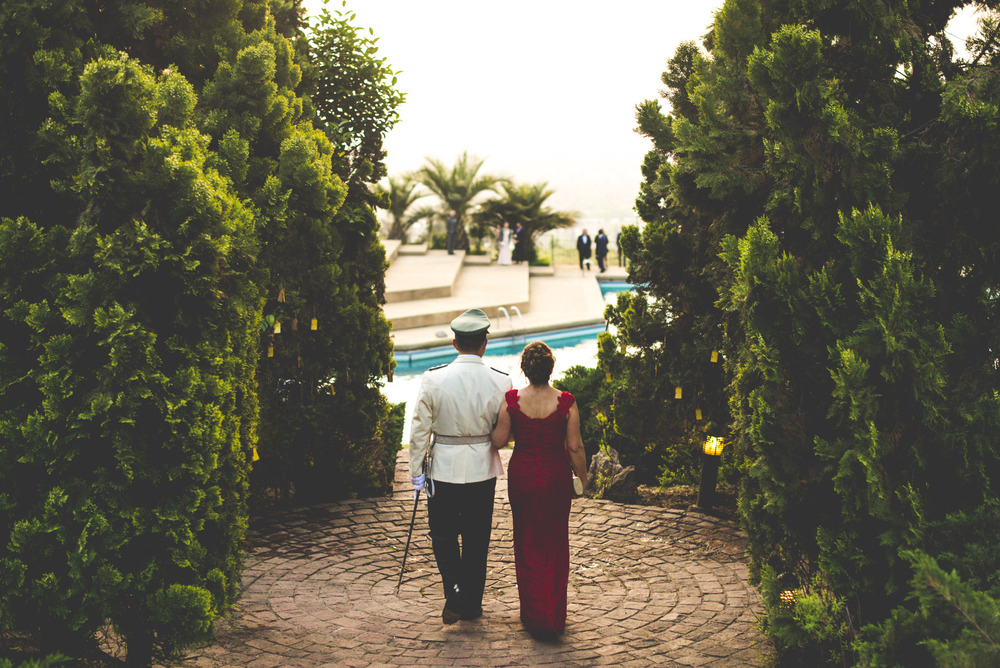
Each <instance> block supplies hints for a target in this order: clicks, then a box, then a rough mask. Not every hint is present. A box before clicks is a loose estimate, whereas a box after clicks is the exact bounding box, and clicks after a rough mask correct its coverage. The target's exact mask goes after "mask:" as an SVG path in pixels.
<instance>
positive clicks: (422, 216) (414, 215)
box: [375, 174, 435, 241]
mask: <svg viewBox="0 0 1000 668" xmlns="http://www.w3.org/2000/svg"><path fill="white" fill-rule="evenodd" d="M418 188H420V184H419V183H418V182H417V181H416V180H415V179H414V178H413V177H412V176H411V175H409V174H405V175H403V176H401V177H398V178H389V179H387V184H386V185H384V186H383V185H381V184H379V185H377V186H376V187H375V192H376V194H377V195H378V196H379V197H382V198H387V199H388V201H389V205H388V206H387V207H386V212H387V213H388V214H389V229H388V231H387V232H386V238H387V239H399V240H401V241H406V239H407V235H408V234H409V231H410V228H411V227H413V226H414V225H416V224H417V223H418V222H420V221H421V220H428V219H430V218H432V217H433V216H434V215H435V212H434V210H433V209H432V208H430V207H420V208H417V209H414V207H415V206H416V203H417V200H419V199H422V198H424V197H426V196H427V193H423V192H420V190H418Z"/></svg>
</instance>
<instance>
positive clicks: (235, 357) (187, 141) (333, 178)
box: [0, 0, 398, 665]
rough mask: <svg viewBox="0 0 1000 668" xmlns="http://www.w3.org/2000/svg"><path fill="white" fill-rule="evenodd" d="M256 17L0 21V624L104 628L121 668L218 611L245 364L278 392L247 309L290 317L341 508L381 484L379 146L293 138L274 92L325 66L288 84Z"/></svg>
mask: <svg viewBox="0 0 1000 668" xmlns="http://www.w3.org/2000/svg"><path fill="white" fill-rule="evenodd" d="M275 10H276V11H275V13H271V12H270V11H269V5H268V4H267V3H264V2H231V1H228V0H227V1H225V2H215V1H214V0H213V1H211V2H207V3H203V4H202V5H199V10H198V12H196V13H195V12H191V11H190V9H189V7H188V6H187V5H185V4H184V3H178V2H173V1H172V0H170V1H167V2H162V3H157V4H155V5H148V4H143V3H137V2H133V3H129V2H125V3H112V4H111V5H101V6H98V5H93V4H88V3H78V2H64V3H58V4H57V5H51V4H45V3H33V2H12V3H4V4H3V5H2V7H0V72H2V76H3V80H4V87H3V89H2V92H0V108H2V109H3V110H4V112H3V113H4V115H3V124H4V126H3V131H2V132H0V189H2V198H0V200H2V201H0V217H2V218H0V220H2V222H0V264H2V265H3V269H2V280H3V282H4V292H3V295H2V296H0V300H2V301H0V317H2V318H3V325H4V326H3V328H2V332H0V378H3V381H2V382H0V392H2V393H3V405H2V411H0V413H2V417H0V490H2V492H0V526H2V530H0V534H2V535H4V536H9V538H7V539H5V540H4V541H3V544H2V545H0V563H2V568H0V578H2V585H0V616H3V617H4V619H5V620H10V623H11V624H12V625H13V626H14V627H16V628H18V629H22V630H28V631H36V632H38V633H39V634H40V636H41V638H42V640H43V645H45V646H46V647H62V648H66V649H68V650H70V651H76V650H77V649H78V648H79V646H80V645H81V644H83V643H86V642H87V641H88V639H90V638H92V636H93V632H94V630H95V629H96V628H97V627H98V626H101V625H103V624H105V623H106V620H110V622H111V623H112V624H113V625H115V626H116V627H117V629H118V631H119V632H120V633H121V634H122V635H123V636H124V637H125V639H126V641H127V643H128V654H129V662H130V663H134V664H137V665H140V664H143V663H147V662H148V661H149V658H150V655H151V653H152V651H153V649H154V646H156V647H159V648H160V649H162V650H165V651H176V650H177V649H179V648H180V647H182V646H183V645H185V644H187V643H189V642H192V641H194V640H198V639H201V638H204V637H205V636H206V635H207V634H208V633H209V632H210V628H211V623H212V621H213V619H215V617H217V616H218V615H219V614H220V613H221V612H222V611H223V610H225V609H226V607H228V605H229V604H230V603H231V601H232V600H233V598H234V597H235V595H236V594H237V592H238V587H239V582H240V575H241V563H242V552H243V548H244V540H245V532H246V524H247V510H246V497H247V490H248V480H247V479H248V471H249V467H250V460H251V456H252V454H253V452H254V445H255V444H256V441H257V427H258V417H259V416H258V401H257V382H256V381H257V367H258V364H260V365H261V367H262V369H263V370H264V371H263V372H262V373H261V374H260V377H261V380H262V383H263V384H264V386H265V387H275V386H278V383H276V382H274V378H275V375H274V374H272V373H271V371H272V367H270V366H267V365H268V362H269V360H272V358H268V357H267V356H266V350H267V346H266V344H267V342H268V340H269V339H270V337H271V336H272V334H271V330H270V329H268V330H266V331H264V332H262V331H261V317H262V314H261V311H262V308H266V309H267V311H268V313H267V315H268V316H269V317H272V318H273V317H275V315H277V316H281V317H284V316H285V315H289V316H291V315H293V314H294V313H300V314H305V313H306V311H308V315H309V316H312V314H313V310H312V309H313V308H315V309H316V311H315V313H316V315H317V317H318V318H319V319H320V322H322V326H321V328H319V329H318V330H317V331H318V332H319V334H316V335H313V336H312V338H311V339H308V345H311V346H313V348H311V349H308V350H306V355H307V358H308V356H309V355H312V354H314V352H315V354H316V356H317V358H319V360H320V363H319V364H317V365H315V366H311V367H310V369H309V371H310V373H313V374H314V375H313V378H318V377H320V374H326V373H327V372H330V373H329V375H326V376H323V378H324V380H322V381H317V382H318V383H323V382H327V384H329V379H331V378H334V379H335V380H334V384H335V385H336V390H337V396H336V398H335V399H334V398H333V397H332V395H330V394H327V396H328V397H330V400H328V403H327V404H322V405H315V404H314V405H313V406H312V409H311V410H313V411H315V412H317V413H322V416H321V418H318V421H319V422H322V421H323V420H326V423H325V424H324V428H327V431H326V432H323V433H324V434H325V435H324V436H323V438H324V439H327V440H325V441H324V443H330V444H331V445H330V447H329V448H328V449H327V450H328V451H330V452H334V453H336V454H335V456H331V457H330V459H333V460H335V461H336V462H337V465H338V466H341V467H342V468H348V469H350V470H349V476H350V479H351V480H352V481H354V480H358V481H360V482H359V483H357V484H354V483H353V482H352V483H350V484H344V485H342V486H341V488H340V490H341V493H351V492H352V491H356V490H358V489H365V490H368V489H372V488H374V487H377V484H376V483H378V482H381V480H380V479H379V477H380V476H382V475H383V471H384V466H385V464H384V461H383V457H384V456H385V453H386V443H385V441H384V439H383V437H382V434H381V432H380V429H381V425H382V423H383V420H384V419H386V416H387V410H388V409H387V406H386V405H385V400H384V398H383V397H382V396H381V394H380V393H379V391H378V387H377V382H375V380H374V379H376V378H377V377H380V376H381V375H384V374H385V373H386V372H387V371H388V370H389V369H391V346H390V343H389V339H388V324H387V323H386V322H385V319H384V317H383V316H382V315H381V311H380V309H379V303H380V300H381V299H382V298H383V292H384V288H383V287H382V281H383V276H384V268H385V256H384V250H383V249H382V247H381V245H380V244H379V243H378V241H377V238H376V236H375V230H376V221H375V217H374V213H373V210H372V207H373V205H374V204H375V201H376V200H375V198H374V196H373V195H371V193H370V192H369V191H368V190H367V187H366V184H368V183H370V182H373V181H374V180H377V179H378V178H380V170H381V171H382V172H384V168H383V167H381V164H380V162H379V160H380V158H381V153H380V152H381V144H380V138H379V132H380V131H379V130H377V129H376V130H371V131H369V125H368V124H366V122H364V121H363V119H362V121H360V122H359V123H355V124H348V125H342V126H338V128H336V131H335V132H332V133H327V132H324V131H322V130H318V129H316V128H315V126H314V125H313V124H312V123H311V122H310V119H311V118H313V113H314V109H315V107H314V106H313V105H312V103H311V102H310V100H309V99H307V98H304V97H303V96H302V94H301V93H300V87H302V86H309V85H311V84H310V83H309V82H317V81H326V79H324V77H328V78H329V77H331V76H332V75H331V74H330V72H329V71H328V67H329V63H330V62H331V61H329V60H326V61H323V60H322V59H321V58H320V57H319V56H317V58H318V60H319V61H320V62H321V64H323V67H318V68H316V70H315V71H314V70H313V69H312V68H307V73H308V74H309V75H310V77H311V78H310V79H309V82H306V83H303V81H302V75H303V70H302V64H303V63H305V62H306V61H305V60H304V58H305V54H306V53H307V51H304V50H303V46H302V45H303V41H302V40H301V39H300V35H301V30H302V24H301V11H300V8H299V5H298V3H297V2H288V3H282V4H281V5H280V6H277V5H276V6H275ZM275 17H277V18H278V19H280V21H281V25H279V24H278V21H276V20H275ZM331 23H333V24H334V27H333V28H331V29H332V30H333V31H334V32H337V31H348V29H347V28H345V27H344V26H345V24H344V23H343V22H341V23H337V21H335V20H332V19H331ZM349 32H351V34H350V35H346V34H345V40H346V41H347V42H349V43H351V44H353V45H354V47H352V48H356V49H361V50H363V51H365V52H366V53H368V54H369V55H370V54H371V52H370V51H369V49H370V46H371V45H370V42H369V41H367V39H361V38H359V37H358V36H357V35H356V34H355V32H354V31H349ZM287 36H295V41H294V43H293V42H292V41H290V40H289V39H288V37H287ZM351 40H353V41H351ZM124 54H128V55H124ZM328 55H329V54H328ZM331 57H332V56H331ZM362 60H363V59H362ZM356 64H358V66H359V67H361V66H362V65H363V63H361V62H360V61H359V62H358V63H356ZM380 68H382V65H381V64H379V65H378V67H376V69H375V70H371V69H368V70H364V69H363V68H362V71H364V72H366V73H368V74H371V73H372V72H374V71H380ZM343 81H346V80H342V82H343ZM383 84H384V80H383V79H378V80H376V81H372V82H371V85H372V86H373V87H374V88H375V89H376V92H375V93H373V95H375V96H376V97H377V96H380V95H384V96H385V97H383V98H379V99H386V100H387V103H388V104H391V103H392V102H391V100H392V99H394V98H393V95H392V94H391V93H386V92H385V88H384V86H383ZM343 85H344V86H346V85H347V84H346V83H344V84H343ZM359 85H360V84H359ZM330 90H340V92H341V94H342V96H343V99H345V100H346V99H349V98H352V96H354V95H355V92H354V91H350V90H347V89H346V88H343V87H341V88H337V86H332V87H331V88H330ZM317 97H319V96H317ZM369 99H373V98H369ZM395 99H398V98H395ZM319 101H320V102H321V103H324V104H325V103H331V104H334V107H333V108H337V107H336V104H337V100H336V97H335V96H334V95H332V94H324V96H322V98H321V99H320V100H319ZM327 108H328V107H324V109H327ZM352 108H353V107H352ZM324 113H326V112H324ZM330 136H334V137H335V138H336V140H337V141H338V142H341V143H338V144H333V143H331V141H330ZM292 237H294V238H292ZM300 263H304V264H302V265H301V266H297V265H299V264H300ZM282 281H288V283H289V284H290V287H289V296H290V297H291V298H292V299H285V300H284V301H282V302H278V301H277V299H276V296H277V295H278V294H279V288H280V285H281V283H282ZM265 300H268V301H266V302H265ZM276 303H280V304H282V305H283V306H281V307H280V308H279V307H276V306H275V304H276ZM288 304H290V306H285V305H288ZM282 308H285V309H291V308H294V309H295V310H294V311H282V310H281V309H282ZM324 309H325V310H324ZM300 317H301V316H300ZM270 322H273V320H272V321H270ZM307 322H308V321H307ZM305 329H307V331H311V330H308V327H306V328H305ZM358 332H364V333H365V334H366V335H365V336H358V334H357V333H358ZM278 349H279V351H280V352H279V353H278V355H280V357H278V360H277V361H281V360H285V361H287V356H288V355H289V354H292V353H290V351H289V349H288V348H282V347H280V346H278ZM291 350H295V348H291ZM292 359H293V360H295V357H293V358H292ZM308 359H309V361H310V362H312V361H313V360H312V359H311V358H308ZM272 361H274V360H272ZM275 366H277V365H275ZM296 368H297V366H296ZM289 375H290V376H291V377H292V378H293V379H294V374H289ZM315 389H316V387H315V386H310V387H309V391H311V392H313V393H315ZM261 396H262V397H263V398H264V401H263V402H262V404H263V406H264V408H265V409H266V410H267V411H270V412H268V413H266V414H265V415H264V417H263V425H264V427H265V428H266V429H272V425H274V424H276V423H279V421H280V419H281V418H280V415H279V413H277V412H275V411H272V410H271V409H272V408H273V405H272V404H270V403H269V401H270V399H271V395H268V394H267V392H262V394H261ZM330 401H332V406H331V405H330V404H329V402H330ZM359 416H360V419H359ZM331 424H333V425H334V426H335V427H337V428H338V429H340V430H341V432H342V433H343V434H344V435H343V436H342V437H338V438H339V440H337V438H328V437H329V434H330V425H331ZM345 444H346V445H345ZM262 447H263V446H262ZM345 450H348V451H351V452H353V451H354V450H357V451H360V452H361V453H362V454H364V455H365V456H366V457H367V459H366V458H365V457H360V456H359V457H358V462H359V463H357V464H356V465H355V464H353V463H352V464H350V465H346V464H344V462H345V461H349V460H350V454H345ZM368 453H372V454H371V456H368Z"/></svg>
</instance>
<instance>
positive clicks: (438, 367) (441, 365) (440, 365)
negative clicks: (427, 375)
mask: <svg viewBox="0 0 1000 668" xmlns="http://www.w3.org/2000/svg"><path fill="white" fill-rule="evenodd" d="M446 366H448V365H447V364H438V365H437V366H432V367H431V368H430V369H428V371H436V370H438V369H443V368H445V367H446Z"/></svg>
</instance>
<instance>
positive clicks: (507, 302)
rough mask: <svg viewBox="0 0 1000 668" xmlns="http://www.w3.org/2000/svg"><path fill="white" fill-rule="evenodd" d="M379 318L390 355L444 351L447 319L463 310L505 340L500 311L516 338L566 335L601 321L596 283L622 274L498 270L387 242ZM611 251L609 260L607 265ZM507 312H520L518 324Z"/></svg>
mask: <svg viewBox="0 0 1000 668" xmlns="http://www.w3.org/2000/svg"><path fill="white" fill-rule="evenodd" d="M386 251H387V255H388V256H389V258H390V260H389V262H390V263H389V270H388V271H387V272H386V278H385V283H386V302H387V303H386V305H385V309H384V310H385V315H386V317H387V318H388V319H389V320H390V321H391V322H392V325H393V341H394V343H395V347H396V350H399V351H406V350H418V349H421V348H433V347H438V346H442V345H448V343H450V341H451V330H450V329H449V327H448V325H449V323H450V322H451V320H452V319H453V318H454V317H455V316H457V315H459V314H460V313H462V312H463V311H465V310H466V309H470V308H481V309H483V311H485V312H486V314H487V315H488V316H490V317H491V318H492V319H493V321H494V326H493V327H491V328H490V336H491V337H498V336H504V335H507V334H509V332H510V326H509V325H508V324H507V322H506V318H505V317H504V316H503V315H502V311H501V310H500V309H501V307H502V308H505V309H506V310H507V311H508V312H509V313H510V315H511V318H512V320H513V324H514V328H515V329H516V330H517V331H518V333H520V332H521V331H522V328H523V329H524V330H525V331H527V333H529V334H530V333H532V332H541V331H547V330H553V329H565V328H571V327H579V326H585V325H599V324H603V322H604V299H603V297H602V296H601V289H600V285H599V284H598V280H599V279H598V277H600V279H603V280H618V281H623V280H625V279H626V277H627V275H626V272H625V269H624V268H621V267H618V266H616V265H614V264H612V265H611V266H609V267H608V270H607V272H606V273H604V274H600V273H598V270H597V263H596V262H593V264H592V269H591V270H589V271H580V269H579V268H578V267H575V266H567V265H559V266H556V267H531V268H529V267H528V265H527V264H526V263H525V264H521V265H510V266H500V265H497V264H496V263H491V264H488V263H486V262H485V260H486V258H484V257H481V256H466V255H465V254H464V253H463V252H462V251H455V254H454V255H448V254H447V252H446V251H442V250H427V249H426V248H425V247H421V246H417V247H413V248H411V247H407V246H402V247H400V246H399V245H398V243H397V242H387V247H386ZM614 257H615V256H614V253H612V255H611V258H612V261H614ZM512 307H517V310H518V311H520V313H521V318H518V317H517V315H516V314H515V312H514V309H513V308H512Z"/></svg>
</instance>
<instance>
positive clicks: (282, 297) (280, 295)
mask: <svg viewBox="0 0 1000 668" xmlns="http://www.w3.org/2000/svg"><path fill="white" fill-rule="evenodd" d="M278 301H279V302H284V301H285V289H284V288H281V289H280V290H278Z"/></svg>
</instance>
